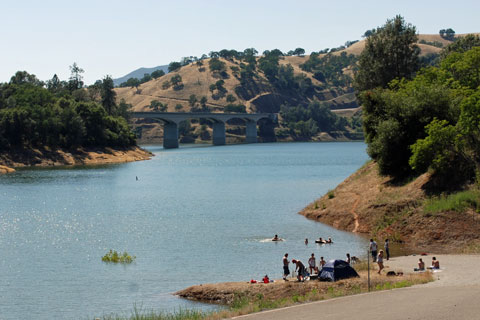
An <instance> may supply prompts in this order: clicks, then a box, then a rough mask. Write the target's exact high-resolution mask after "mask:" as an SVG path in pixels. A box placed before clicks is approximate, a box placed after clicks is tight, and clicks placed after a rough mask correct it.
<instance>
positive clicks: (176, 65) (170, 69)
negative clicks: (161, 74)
mask: <svg viewBox="0 0 480 320" xmlns="http://www.w3.org/2000/svg"><path fill="white" fill-rule="evenodd" d="M181 67H182V64H181V63H180V62H176V61H173V62H170V64H169V65H168V72H174V71H178V70H180V68H181Z"/></svg>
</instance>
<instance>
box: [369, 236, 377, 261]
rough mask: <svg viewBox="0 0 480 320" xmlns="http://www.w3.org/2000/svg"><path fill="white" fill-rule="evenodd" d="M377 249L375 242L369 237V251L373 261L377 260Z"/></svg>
mask: <svg viewBox="0 0 480 320" xmlns="http://www.w3.org/2000/svg"><path fill="white" fill-rule="evenodd" d="M377 249H378V247H377V243H376V242H375V241H374V240H373V239H370V252H371V253H372V260H373V262H375V261H377Z"/></svg>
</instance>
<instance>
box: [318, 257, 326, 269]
mask: <svg viewBox="0 0 480 320" xmlns="http://www.w3.org/2000/svg"><path fill="white" fill-rule="evenodd" d="M325 263H327V261H325V260H323V257H320V262H319V263H318V266H319V267H320V269H321V268H323V266H324V265H325Z"/></svg>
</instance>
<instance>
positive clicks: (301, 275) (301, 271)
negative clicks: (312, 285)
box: [292, 259, 306, 282]
mask: <svg viewBox="0 0 480 320" xmlns="http://www.w3.org/2000/svg"><path fill="white" fill-rule="evenodd" d="M292 263H295V265H296V267H295V272H297V271H298V274H297V281H298V282H303V281H305V276H306V269H305V265H304V264H303V262H302V261H300V260H295V259H292Z"/></svg>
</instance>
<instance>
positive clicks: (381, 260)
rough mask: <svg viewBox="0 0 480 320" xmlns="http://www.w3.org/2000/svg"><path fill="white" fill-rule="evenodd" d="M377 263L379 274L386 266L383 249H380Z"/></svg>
mask: <svg viewBox="0 0 480 320" xmlns="http://www.w3.org/2000/svg"><path fill="white" fill-rule="evenodd" d="M377 264H378V274H380V272H382V269H383V268H384V267H383V250H380V252H379V253H378V257H377Z"/></svg>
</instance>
